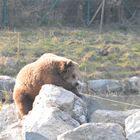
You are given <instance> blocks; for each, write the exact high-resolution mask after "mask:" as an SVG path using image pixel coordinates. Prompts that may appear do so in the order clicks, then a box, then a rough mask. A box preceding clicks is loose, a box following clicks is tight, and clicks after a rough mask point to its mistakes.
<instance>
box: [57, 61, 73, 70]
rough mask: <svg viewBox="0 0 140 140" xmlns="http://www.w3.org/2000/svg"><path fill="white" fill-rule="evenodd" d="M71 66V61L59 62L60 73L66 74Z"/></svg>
mask: <svg viewBox="0 0 140 140" xmlns="http://www.w3.org/2000/svg"><path fill="white" fill-rule="evenodd" d="M72 65H73V63H72V61H68V62H67V61H65V62H61V64H60V71H61V72H67V69H68V68H69V67H71V66H72Z"/></svg>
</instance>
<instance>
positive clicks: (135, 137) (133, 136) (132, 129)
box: [125, 111, 140, 140]
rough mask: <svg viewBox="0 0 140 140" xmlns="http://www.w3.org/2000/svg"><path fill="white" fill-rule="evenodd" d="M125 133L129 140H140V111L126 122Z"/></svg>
mask: <svg viewBox="0 0 140 140" xmlns="http://www.w3.org/2000/svg"><path fill="white" fill-rule="evenodd" d="M125 132H126V138H127V139H128V140H140V111H138V112H136V113H134V114H132V115H130V116H129V117H128V118H127V119H126V120H125Z"/></svg>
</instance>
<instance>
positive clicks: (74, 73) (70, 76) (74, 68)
mask: <svg viewBox="0 0 140 140" xmlns="http://www.w3.org/2000/svg"><path fill="white" fill-rule="evenodd" d="M60 73H61V76H62V78H63V79H64V81H66V82H67V83H69V84H70V85H72V87H77V86H78V84H79V78H80V75H79V74H80V72H79V65H78V64H77V63H76V62H74V61H72V60H69V61H62V62H61V63H60Z"/></svg>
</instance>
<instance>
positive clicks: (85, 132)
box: [57, 123, 126, 140]
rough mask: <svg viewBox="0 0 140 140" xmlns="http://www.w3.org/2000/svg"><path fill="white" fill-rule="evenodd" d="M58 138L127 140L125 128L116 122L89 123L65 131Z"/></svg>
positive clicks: (59, 139)
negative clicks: (124, 133)
mask: <svg viewBox="0 0 140 140" xmlns="http://www.w3.org/2000/svg"><path fill="white" fill-rule="evenodd" d="M57 140H126V139H125V137H124V135H123V129H122V127H121V126H120V125H118V124H114V123H87V124H83V125H81V126H79V127H78V128H75V129H73V130H71V131H68V132H65V133H63V134H61V135H59V136H58V137H57Z"/></svg>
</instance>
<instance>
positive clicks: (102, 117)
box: [90, 109, 140, 127]
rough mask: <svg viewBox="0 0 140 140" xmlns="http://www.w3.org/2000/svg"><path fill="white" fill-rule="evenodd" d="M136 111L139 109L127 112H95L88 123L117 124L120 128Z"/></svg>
mask: <svg viewBox="0 0 140 140" xmlns="http://www.w3.org/2000/svg"><path fill="white" fill-rule="evenodd" d="M138 111H140V109H134V110H128V111H117V110H116V111H113V110H96V111H95V112H93V114H92V115H91V118H90V122H97V123H98V122H102V123H118V124H120V125H121V126H122V127H125V119H126V118H127V117H128V116H130V115H132V114H134V113H136V112H138Z"/></svg>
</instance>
